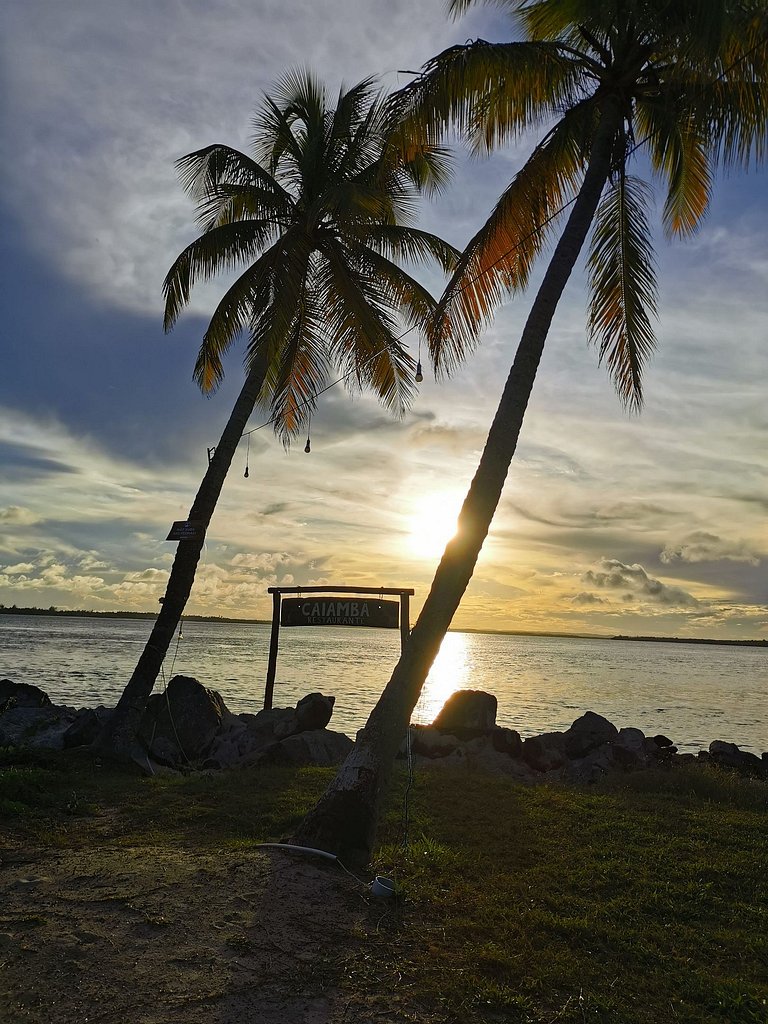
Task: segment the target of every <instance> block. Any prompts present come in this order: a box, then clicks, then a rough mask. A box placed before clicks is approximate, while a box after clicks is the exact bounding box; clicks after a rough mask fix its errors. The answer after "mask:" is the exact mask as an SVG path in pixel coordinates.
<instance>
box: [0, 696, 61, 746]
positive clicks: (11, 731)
mask: <svg viewBox="0 0 768 1024" xmlns="http://www.w3.org/2000/svg"><path fill="white" fill-rule="evenodd" d="M76 717H77V711H76V710H75V708H67V707H57V706H56V705H55V704H50V705H46V706H45V707H23V706H22V707H10V708H8V709H7V710H6V711H4V712H3V713H2V714H1V715H0V746H11V747H34V748H38V747H47V748H48V749H50V750H61V749H62V747H63V738H64V734H65V733H66V732H67V730H68V729H69V727H70V726H71V725H72V723H73V722H74V721H75V718H76Z"/></svg>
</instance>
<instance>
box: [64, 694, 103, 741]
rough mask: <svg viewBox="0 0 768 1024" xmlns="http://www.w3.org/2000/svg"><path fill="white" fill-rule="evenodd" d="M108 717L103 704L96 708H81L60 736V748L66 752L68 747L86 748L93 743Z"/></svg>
mask: <svg viewBox="0 0 768 1024" xmlns="http://www.w3.org/2000/svg"><path fill="white" fill-rule="evenodd" d="M108 716H109V712H108V711H107V709H106V708H105V707H104V705H103V704H102V705H100V706H99V707H97V708H83V709H82V711H79V712H78V715H77V718H76V719H75V720H74V722H73V723H72V725H70V727H69V728H68V729H67V731H66V732H65V733H64V735H63V736H62V747H64V749H65V750H67V749H69V748H70V747H87V746H88V745H89V744H90V743H93V741H94V740H95V739H96V737H97V735H98V733H99V730H100V729H101V727H102V725H103V724H104V722H105V721H106V720H107V718H108Z"/></svg>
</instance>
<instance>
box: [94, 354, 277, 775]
mask: <svg viewBox="0 0 768 1024" xmlns="http://www.w3.org/2000/svg"><path fill="white" fill-rule="evenodd" d="M266 369H267V363H266V360H265V359H264V358H262V357H257V359H256V361H255V362H254V364H253V366H252V367H251V369H250V371H249V373H248V376H247V377H246V379H245V383H244V385H243V388H242V390H241V392H240V394H239V395H238V397H237V401H236V402H235V405H234V408H233V409H232V412H231V414H230V417H229V419H228V420H227V424H226V426H225V427H224V430H223V432H222V435H221V439H220V440H219V443H218V445H217V446H216V450H215V451H214V453H213V456H212V457H211V460H210V462H209V464H208V469H207V470H206V473H205V476H204V477H203V479H202V482H201V484H200V488H199V490H198V492H197V495H196V496H195V500H194V502H193V503H192V508H191V509H190V510H189V519H190V520H192V521H195V522H198V523H200V524H202V529H201V531H200V534H199V536H198V537H196V538H195V539H194V540H181V541H179V546H178V548H177V549H176V558H175V559H174V561H173V566H172V568H171V575H170V577H169V579H168V585H167V587H166V590H165V597H164V598H163V603H162V608H161V609H160V614H159V615H158V616H157V619H156V620H155V624H154V626H153V627H152V632H151V633H150V635H149V639H148V640H147V644H146V646H145V648H144V651H143V652H142V654H141V657H140V658H139V661H138V663H137V665H136V668H135V669H134V670H133V674H132V676H131V678H130V679H129V681H128V683H127V685H126V687H125V689H124V690H123V693H122V696H121V697H120V700H119V701H118V703H117V707H116V708H115V710H114V712H113V713H112V715H111V716H110V718H109V720H108V721H107V722H106V724H105V726H104V728H103V729H102V731H101V733H100V734H99V736H98V737H97V738H96V740H95V742H94V746H95V747H96V749H98V750H99V751H101V752H103V753H105V754H109V755H111V756H114V757H117V758H120V759H128V758H130V756H131V754H132V752H133V751H134V749H135V746H136V735H137V732H138V729H139V723H140V722H141V718H142V715H143V714H144V709H145V707H146V704H147V698H148V697H149V695H150V693H151V692H152V688H153V687H154V685H155V680H156V679H157V676H158V674H159V672H160V668H161V666H162V664H163V659H164V658H165V655H166V654H167V652H168V648H169V646H170V643H171V640H172V639H173V634H174V633H175V631H176V627H177V626H178V624H179V622H180V620H181V616H182V614H183V613H184V608H185V606H186V603H187V600H188V598H189V594H190V591H191V590H192V584H193V583H194V581H195V572H196V570H197V563H198V562H199V560H200V552H201V551H202V548H203V544H204V542H205V532H206V530H207V529H208V525H209V524H210V521H211V517H212V516H213V513H214V510H215V508H216V503H217V502H218V500H219V495H220V494H221V489H222V487H223V486H224V480H225V479H226V476H227V472H228V471H229V467H230V465H231V463H232V459H233V457H234V454H235V451H236V449H237V445H238V442H239V441H240V438H241V437H242V436H243V431H244V430H245V427H246V424H247V423H248V419H249V417H250V415H251V413H252V412H253V408H254V405H255V403H256V398H257V396H258V394H259V391H260V390H261V386H262V384H263V383H264V376H265V374H266Z"/></svg>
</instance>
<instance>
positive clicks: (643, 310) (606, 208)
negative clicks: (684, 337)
mask: <svg viewBox="0 0 768 1024" xmlns="http://www.w3.org/2000/svg"><path fill="white" fill-rule="evenodd" d="M650 196H651V191H650V189H649V188H648V186H647V185H646V184H645V183H644V182H642V181H640V180H639V179H637V178H628V177H625V176H624V174H620V175H618V176H617V179H616V181H615V182H613V183H612V185H611V186H610V188H609V189H608V191H607V192H606V194H605V195H604V197H603V199H602V200H601V202H600V205H599V207H598V210H597V213H596V216H595V227H594V231H593V234H592V243H591V249H590V255H589V284H590V305H589V319H588V332H589V339H590V341H591V342H592V343H594V344H596V345H597V346H598V352H599V358H600V362H602V361H603V360H606V362H607V365H608V371H609V373H610V375H611V378H612V380H613V383H614V385H615V387H616V390H617V392H618V393H619V396H620V398H621V399H622V401H623V402H624V403H625V404H627V405H629V406H630V407H632V408H634V409H639V408H640V406H641V405H642V400H643V390H642V373H643V368H644V366H645V364H646V363H647V361H648V359H649V358H650V356H651V354H652V352H653V350H654V348H655V347H656V337H655V334H654V330H653V326H652V323H651V319H652V318H655V317H656V316H657V309H656V294H657V289H656V274H655V270H654V253H653V248H652V246H651V242H650V237H651V233H650V228H649V224H648V217H647V214H646V207H647V204H648V201H649V199H650Z"/></svg>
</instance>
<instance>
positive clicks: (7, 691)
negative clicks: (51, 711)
mask: <svg viewBox="0 0 768 1024" xmlns="http://www.w3.org/2000/svg"><path fill="white" fill-rule="evenodd" d="M50 707H53V705H52V703H51V698H50V697H49V696H48V694H47V693H46V692H45V691H44V690H41V689H40V687H39V686H33V685H32V684H31V683H14V682H12V681H11V680H10V679H0V714H2V713H3V712H4V711H11V710H12V709H13V708H50Z"/></svg>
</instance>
